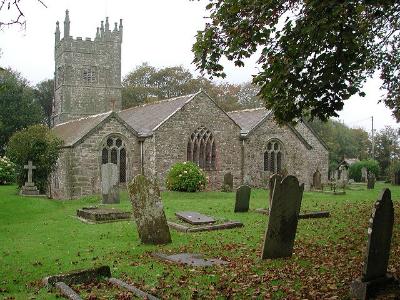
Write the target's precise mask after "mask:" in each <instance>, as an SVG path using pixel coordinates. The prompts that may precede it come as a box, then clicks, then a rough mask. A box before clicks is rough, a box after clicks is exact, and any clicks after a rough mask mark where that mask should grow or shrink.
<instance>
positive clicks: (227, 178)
mask: <svg viewBox="0 0 400 300" xmlns="http://www.w3.org/2000/svg"><path fill="white" fill-rule="evenodd" d="M223 190H224V191H225V192H231V191H232V190H233V175H232V173H231V172H228V173H226V174H225V175H224V186H223Z"/></svg>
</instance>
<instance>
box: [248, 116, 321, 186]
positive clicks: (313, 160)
mask: <svg viewBox="0 0 400 300" xmlns="http://www.w3.org/2000/svg"><path fill="white" fill-rule="evenodd" d="M298 127H300V130H299V131H300V133H301V134H302V135H303V134H304V135H303V137H304V138H305V139H306V140H307V141H308V143H309V144H310V145H311V146H312V147H313V148H312V149H311V150H308V149H307V147H306V145H304V143H302V142H301V141H300V139H299V138H298V137H297V136H296V135H295V133H294V132H293V131H292V130H291V129H290V128H288V127H286V126H285V127H279V126H278V125H277V124H276V123H275V122H274V121H273V119H272V117H268V118H267V119H266V120H265V121H264V122H263V123H261V124H260V126H258V127H257V128H256V129H255V130H254V131H252V132H251V133H250V134H249V135H248V136H247V138H246V139H245V140H244V170H243V176H244V177H248V178H249V179H250V184H251V185H252V186H257V187H263V188H267V187H268V184H267V183H268V178H269V176H270V175H271V174H270V172H268V171H264V152H265V151H266V147H267V144H268V142H269V141H270V140H272V139H277V140H279V141H280V142H281V143H282V144H283V161H282V168H285V169H286V170H287V171H288V174H291V175H295V176H296V177H297V178H298V179H299V181H300V183H304V184H305V188H306V189H309V188H310V184H311V183H312V174H313V173H314V172H315V170H316V167H319V170H320V172H321V174H322V175H323V176H322V181H323V182H324V180H327V168H328V151H327V150H325V149H324V148H323V147H322V145H321V144H320V142H319V141H318V140H317V139H316V138H315V136H314V135H312V133H311V132H309V130H308V129H307V128H305V126H304V125H302V124H300V125H298Z"/></svg>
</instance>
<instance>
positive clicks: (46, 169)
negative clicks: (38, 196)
mask: <svg viewBox="0 0 400 300" xmlns="http://www.w3.org/2000/svg"><path fill="white" fill-rule="evenodd" d="M61 146H62V141H61V140H60V139H58V138H57V137H55V136H54V135H53V134H52V133H51V131H50V129H49V128H48V127H47V126H44V125H32V126H29V127H28V128H25V129H23V130H21V131H18V132H15V133H14V134H13V135H12V137H11V138H10V141H9V143H8V145H7V156H8V157H9V158H10V159H11V161H12V162H13V163H15V165H16V173H17V183H18V185H19V186H22V185H23V184H24V182H25V181H26V179H27V175H26V174H27V172H26V170H24V165H25V164H27V162H28V161H29V160H31V161H32V162H33V164H34V165H35V166H36V169H35V173H34V181H35V184H36V185H37V187H38V188H39V190H40V191H41V192H42V193H44V192H45V191H46V189H47V185H48V179H49V175H50V174H51V172H52V171H54V170H55V167H56V163H57V159H58V156H59V153H60V151H61V150H60V149H61V148H60V147H61Z"/></svg>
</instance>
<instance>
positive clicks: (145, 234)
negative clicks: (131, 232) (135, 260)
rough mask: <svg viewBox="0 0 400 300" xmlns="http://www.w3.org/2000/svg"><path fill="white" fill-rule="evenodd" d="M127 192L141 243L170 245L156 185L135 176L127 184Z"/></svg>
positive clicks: (141, 176)
mask: <svg viewBox="0 0 400 300" xmlns="http://www.w3.org/2000/svg"><path fill="white" fill-rule="evenodd" d="M128 191H129V197H130V199H131V203H132V209H133V215H134V217H135V221H136V225H137V229H138V232H139V237H140V240H141V241H142V243H144V244H167V243H170V242H171V235H170V233H169V228H168V224H167V219H166V217H165V213H164V208H163V205H162V202H161V196H160V189H159V188H158V186H157V184H156V183H153V182H151V181H150V180H149V179H147V178H146V177H145V176H143V175H136V176H135V177H134V178H133V180H132V182H131V183H129V184H128Z"/></svg>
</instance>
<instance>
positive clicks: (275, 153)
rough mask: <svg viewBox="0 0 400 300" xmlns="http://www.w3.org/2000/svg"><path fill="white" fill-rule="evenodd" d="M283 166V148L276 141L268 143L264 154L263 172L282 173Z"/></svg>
mask: <svg viewBox="0 0 400 300" xmlns="http://www.w3.org/2000/svg"><path fill="white" fill-rule="evenodd" d="M282 165H283V147H282V143H281V142H280V141H278V140H272V141H269V142H268V144H267V150H266V151H265V152H264V171H269V172H271V173H280V172H282V169H283V168H282Z"/></svg>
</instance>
